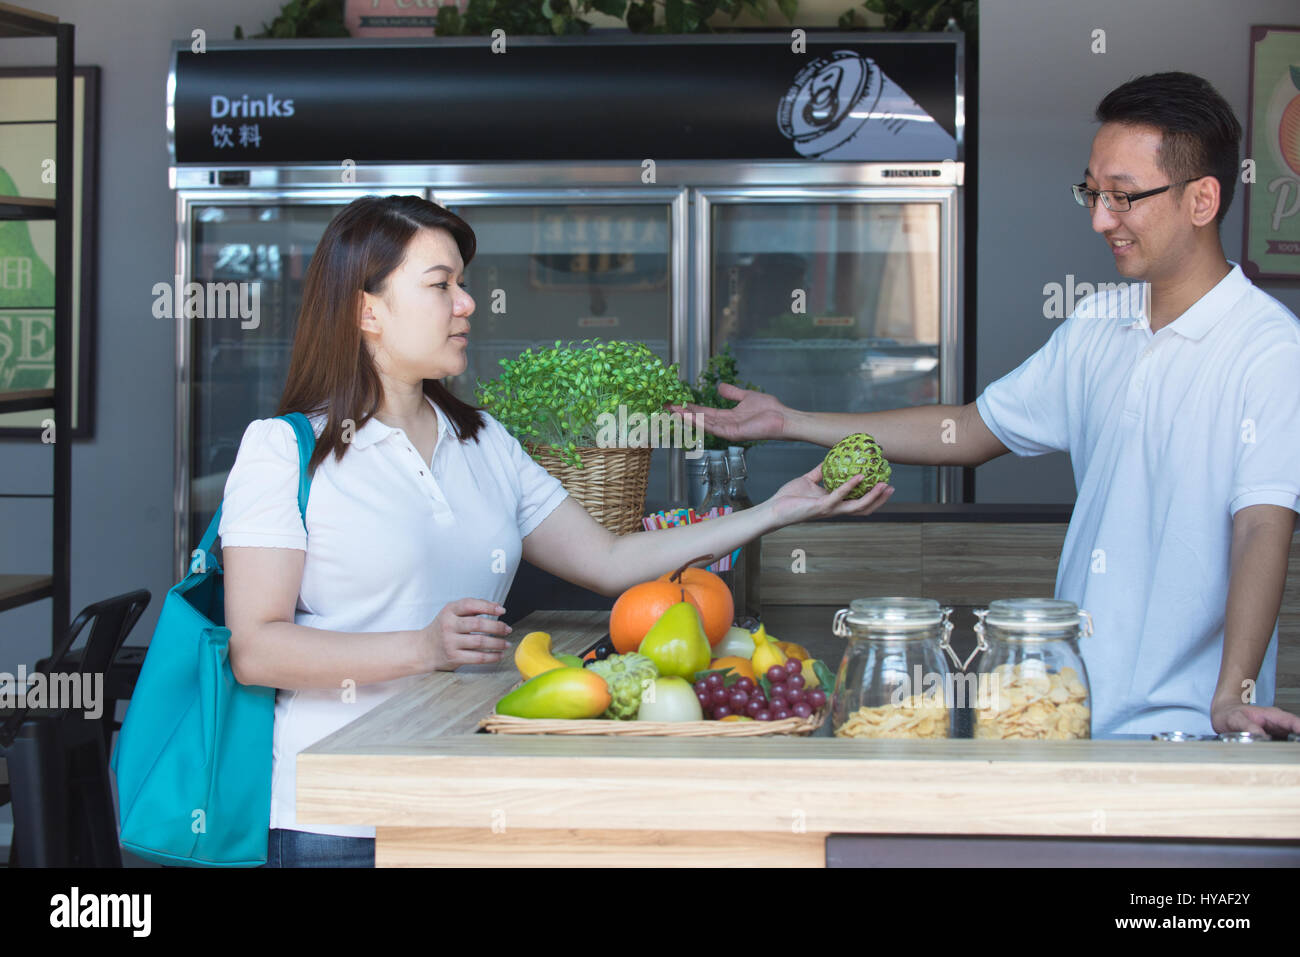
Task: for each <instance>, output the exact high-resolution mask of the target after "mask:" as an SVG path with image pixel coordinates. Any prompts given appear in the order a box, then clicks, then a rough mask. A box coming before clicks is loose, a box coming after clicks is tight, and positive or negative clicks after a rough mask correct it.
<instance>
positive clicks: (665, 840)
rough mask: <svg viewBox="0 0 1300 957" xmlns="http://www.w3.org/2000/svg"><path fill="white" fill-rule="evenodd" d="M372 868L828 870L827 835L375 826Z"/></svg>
mask: <svg viewBox="0 0 1300 957" xmlns="http://www.w3.org/2000/svg"><path fill="white" fill-rule="evenodd" d="M377 838H378V839H377V840H376V841H375V866H376V867H825V866H826V835H825V834H807V833H803V834H795V833H790V834H747V833H745V832H743V831H609V830H577V829H570V830H546V829H542V828H535V829H528V830H525V829H523V828H515V829H511V828H509V827H504V828H500V827H499V828H497V829H495V830H493V829H492V828H487V829H484V828H478V827H442V828H439V827H433V828H379V829H378V834H377Z"/></svg>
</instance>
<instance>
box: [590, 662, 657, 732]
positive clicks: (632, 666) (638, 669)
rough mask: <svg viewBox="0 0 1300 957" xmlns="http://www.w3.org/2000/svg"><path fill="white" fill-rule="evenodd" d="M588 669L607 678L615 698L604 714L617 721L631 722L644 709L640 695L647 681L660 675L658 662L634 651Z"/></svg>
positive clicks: (592, 664)
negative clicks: (657, 666)
mask: <svg viewBox="0 0 1300 957" xmlns="http://www.w3.org/2000/svg"><path fill="white" fill-rule="evenodd" d="M587 670H589V671H594V672H595V673H596V674H598V675H600V676H601V677H602V678H604V679H605V684H607V685H609V694H610V697H611V699H612V700H611V701H610V704H609V707H608V708H607V709H606V710H605V713H604V714H603V715H601V717H604V718H614V719H615V720H617V721H631V720H633V719H634V718H635V717H636V715H637V711H639V710H640V708H641V694H642V692H643V691H644V690H645V687H646V685H647V683H649V682H653V681H654V680H655V679H656V678H658V677H659V669H658V668H656V667H655V663H654V662H653V661H651V660H650V659H649V658H647V657H646V656H645V655H639V654H637V653H636V652H635V651H633V652H629V653H628V654H626V655H610V656H609V657H608V658H603V659H601V660H600V661H593V662H592V663H591V664H590V665H588V666H587Z"/></svg>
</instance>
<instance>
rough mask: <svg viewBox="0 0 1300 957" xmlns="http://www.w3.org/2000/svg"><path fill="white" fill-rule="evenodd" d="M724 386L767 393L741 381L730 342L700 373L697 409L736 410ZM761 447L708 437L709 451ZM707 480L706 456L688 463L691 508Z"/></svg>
mask: <svg viewBox="0 0 1300 957" xmlns="http://www.w3.org/2000/svg"><path fill="white" fill-rule="evenodd" d="M723 382H726V383H727V384H729V385H734V386H739V387H740V388H742V389H751V390H753V391H754V392H762V391H763V390H762V389H760V388H759V387H758V386H756V385H754V384H753V383H752V382H741V381H740V376H739V371H738V370H737V367H736V357H735V355H733V354H732V352H731V343H729V342H728V343H726V344H724V345H723V347H722V349H721V350H720V351H719V352H717V353H715V354H714V355H711V356H709V361H708V362H707V363H706V364H705V366H704V369H703V370H702V371H701V372H700V375H699V378H698V379H696V381H695V385H694V386H692V387H691V396H692V401H693V402H694V403H695V404H696V405H703V406H707V407H709V408H712V409H734V408H735V407H736V403H735V402H734V401H732V400H731V399H724V398H723V397H722V395H721V394H719V392H718V385H719V384H720V383H723ZM757 444H758V443H757V442H754V441H750V442H739V441H737V442H733V441H731V440H729V439H722V438H719V437H718V436H716V435H714V434H713V433H712V432H705V433H704V449H705V451H719V450H722V451H725V450H726V449H727V448H728V447H730V446H733V445H735V446H739V447H740V448H742V449H748V448H751V447H752V446H754V445H757ZM706 476H707V464H706V460H705V458H704V456H700V457H699V458H695V459H691V458H688V459H687V460H686V482H687V485H688V492H687V494H688V495H689V496H690V501H691V504H698V503H699V501H700V500H701V499H702V498H703V497H704V486H705V484H706Z"/></svg>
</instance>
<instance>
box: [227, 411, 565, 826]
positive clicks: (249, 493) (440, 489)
mask: <svg viewBox="0 0 1300 957" xmlns="http://www.w3.org/2000/svg"><path fill="white" fill-rule="evenodd" d="M429 404H430V405H432V406H433V407H434V409H435V411H436V412H437V414H438V443H437V445H436V446H435V447H434V452H433V461H432V462H431V463H430V462H426V461H424V460H423V459H422V458H421V457H420V453H419V452H418V451H417V450H416V448H415V444H414V443H413V442H411V441H410V440H409V439H408V438H407V436H406V433H405V431H403V430H402V429H400V428H394V427H392V426H388V425H385V424H384V423H382V422H380V421H379V420H378V419H371V420H370V421H368V422H367V423H366V424H365V425H364V426H362V427H361V428H360V429H358V430H357V432H356V434H355V436H353V439H352V442H351V444H350V445H349V447H348V451H347V453H346V454H345V455H344V456H343V459H342V461H338V460H336V459H335V458H334V456H333V455H329V456H326V458H325V460H324V461H322V462H321V464H320V465H319V466H318V467H317V469H316V473H315V475H313V476H312V484H311V494H310V495H309V497H308V500H307V529H306V531H305V532H304V531H303V523H302V519H301V518H300V517H299V513H298V444H297V441H296V440H295V438H294V432H293V428H292V426H290V425H289V423H288V422H285V421H284V420H282V419H257V420H255V421H253V422H250V423H249V425H248V428H247V430H246V431H245V432H244V438H243V441H242V443H241V444H240V446H239V454H238V455H237V457H236V458H235V464H234V467H233V468H231V470H230V477H229V478H228V479H227V480H226V495H225V502H224V504H223V507H222V515H221V528H220V531H221V544H222V547H223V548H231V547H235V546H240V547H248V546H257V547H272V548H296V549H299V550H305V551H306V552H307V557H306V560H305V564H304V567H303V573H302V589H301V591H300V592H299V596H298V607H297V611H296V612H295V614H294V623H295V624H299V625H306V626H308V627H310V628H319V629H322V630H325V631H344V632H381V631H406V630H414V629H418V628H423V627H425V626H426V625H427V624H429V622H431V621H433V619H434V618H435V617H437V614H438V612H439V611H441V610H442V608H443V606H444V605H446V604H448V603H449V602H453V601H456V600H457V599H460V598H482V599H486V600H487V601H493V602H498V603H504V602H505V599H506V593H507V592H509V590H510V583H511V582H512V581H513V580H514V577H515V570H516V569H517V568H518V567H519V561H520V558H521V555H522V551H523V539H524V538H525V537H527V536H528V534H529V533H530V532H532V531H533V529H535V528H536V527H537V526H538V525H540V524H541V523H542V520H543V519H545V518H546V516H548V515H550V514H551V512H552V511H554V509H555V507H556V506H557V505H559V504H560V502H562V501H563V500H564V498H565V496H567V495H568V493H567V492H566V491H565V490H564V487H563V486H562V485H561V484H560V482H559V480H557V479H556V478H554V477H553V476H552V475H551V474H550V473H549V472H547V471H546V470H545V469H544V468H542V467H541V466H540V465H538V464H537V462H536V461H534V460H533V459H532V458H531V457H530V456H529V455H528V453H527V452H525V451H524V450H523V448H522V447H521V446H520V444H519V442H518V441H516V440H515V438H514V437H513V436H512V435H510V433H509V432H507V431H506V430H505V428H504V427H503V426H502V425H501V423H499V422H498V421H497V420H496V419H494V418H492V416H490V415H488V414H487V413H486V412H484V413H483V419H484V425H483V427H482V428H481V429H480V430H479V433H478V436H477V441H474V440H469V441H465V442H462V441H460V440H459V439H458V438H457V436H456V431H455V426H454V425H452V423H451V421H450V420H449V419H448V418H447V416H446V415H445V414H444V413H443V411H442V410H441V409H438V407H437V405H436V404H435V403H433V402H432V400H430V403H429ZM312 425H313V427H314V428H315V430H316V434H317V435H320V432H321V429H322V428H324V418H323V417H321V416H313V417H312ZM358 640H359V641H364V640H365V639H364V638H361V639H358ZM474 667H479V668H489V669H490V668H495V667H496V666H494V665H482V666H471V668H470V670H471V671H472V670H473V668H474ZM419 678H420V676H419V675H414V676H410V677H406V678H394V679H393V680H391V681H383V682H376V683H373V684H364V685H357V686H356V687H355V689H347V690H350V691H352V692H353V693H352V694H351V695H345V694H344V691H345V689H344V688H342V687H340V688H333V689H332V688H321V689H311V690H302V691H291V690H285V689H280V690H279V691H277V692H276V696H275V735H274V740H273V744H272V771H271V821H270V826H271V827H272V828H288V829H291V830H299V831H315V832H317V833H320V834H337V835H344V836H348V837H374V836H375V829H374V828H373V827H350V826H342V825H340V826H332V825H331V826H326V825H323V824H304V825H298V824H297V822H296V814H295V805H294V801H295V794H296V789H295V787H294V784H295V780H296V774H295V771H296V765H297V757H298V752H299V751H301V750H302V749H303V748H305V747H308V746H309V745H312V744H314V743H316V742H317V741H319V740H320V739H321V738H323V737H325V736H326V735H328V734H332V733H333V732H334V731H337V730H338V729H339V728H341V727H343V726H344V725H345V724H348V723H350V722H352V721H355V720H356V719H357V718H359V717H360V716H361V715H363V714H365V713H366V712H367V711H369V710H370V709H371V708H373V707H375V706H376V705H377V704H379V703H380V702H382V701H384V700H386V699H387V698H390V697H392V696H393V695H394V694H397V693H398V692H399V691H401V690H403V689H404V688H407V687H410V686H411V684H412V683H413V682H416V681H418V680H419Z"/></svg>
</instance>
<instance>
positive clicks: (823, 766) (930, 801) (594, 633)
mask: <svg viewBox="0 0 1300 957" xmlns="http://www.w3.org/2000/svg"><path fill="white" fill-rule="evenodd" d="M606 622H607V617H606V613H604V612H536V613H534V614H532V615H530V616H528V617H527V618H526V619H524V620H523V621H522V622H520V623H519V625H517V626H516V627H515V630H514V637H516V638H522V637H523V636H524V635H525V634H526V633H527V632H529V631H534V630H541V631H549V632H550V633H551V635H552V643H553V648H554V649H555V651H556V652H557V653H573V652H577V651H580V650H582V649H584V648H586V647H588V646H590V645H591V644H592V643H593V642H594V641H595V640H596V639H598V638H599V637H601V636H602V635H603V634H604V633H605V630H606ZM517 680H518V675H517V673H516V671H515V669H514V665H513V662H512V661H510V660H509V657H507V658H506V659H504V660H503V661H502V662H500V663H498V664H497V665H494V666H474V667H470V668H463V669H461V670H460V671H457V672H447V673H438V674H433V675H429V676H427V677H424V678H422V679H420V681H419V683H418V684H417V685H416V686H415V687H413V688H412V689H410V690H408V691H406V692H403V693H402V694H399V695H397V696H395V697H394V698H392V699H390V700H389V701H386V702H384V703H383V704H382V705H380V706H378V707H376V708H374V709H373V710H372V711H370V712H369V713H367V714H365V715H363V716H362V717H360V718H358V719H357V720H356V721H354V722H352V723H351V724H349V725H348V726H346V727H345V728H343V729H341V730H339V731H338V732H336V733H335V734H333V735H331V736H329V737H328V738H325V739H323V740H321V741H320V742H318V743H317V744H315V745H313V746H312V747H310V748H308V749H306V750H305V751H303V752H302V753H301V754H300V755H299V758H298V781H297V794H298V797H297V800H298V808H297V810H298V821H299V823H301V824H322V825H324V824H334V825H343V824H351V825H373V826H377V827H379V828H380V829H381V833H383V829H385V828H390V827H391V828H412V829H426V828H445V829H464V831H463V832H462V833H463V834H464V835H466V838H465V840H466V842H467V843H468V842H469V840H470V839H471V838H472V837H473V835H475V834H480V832H483V833H492V832H495V830H496V828H497V827H498V825H500V826H501V827H502V828H504V827H505V826H506V822H508V825H509V827H510V828H511V829H512V830H515V833H518V831H517V830H516V829H534V828H535V829H545V830H547V831H548V832H550V833H552V834H553V833H556V831H557V829H561V830H562V829H585V830H592V829H602V830H614V831H622V832H635V831H643V832H651V831H655V832H663V831H674V832H675V831H692V832H699V831H710V832H715V833H716V832H741V831H744V832H765V833H767V834H769V835H771V837H772V839H774V840H775V839H778V837H779V835H781V834H785V835H790V834H791V832H792V828H793V829H794V830H795V832H796V833H798V834H805V833H806V834H807V835H810V836H811V835H815V834H831V833H913V834H985V835H1009V834H1022V835H1057V836H1083V837H1088V836H1106V837H1120V836H1140V837H1166V838H1172V837H1179V838H1237V839H1243V838H1249V839H1268V840H1300V744H1292V743H1286V742H1274V743H1264V744H1253V745H1229V744H1220V743H1218V742H1194V743H1186V744H1170V743H1163V742H1155V741H1105V740H1094V741H1051V742H1047V741H1045V742H1013V741H974V740H948V741H846V740H841V739H836V738H786V737H782V738H768V739H762V738H750V739H724V738H717V739H703V740H701V739H692V740H685V739H673V738H635V739H629V738H622V737H620V738H613V737H611V738H602V737H573V738H567V737H560V736H536V737H533V736H517V735H515V736H512V735H489V734H476V733H474V730H475V729H476V728H477V725H478V721H479V719H480V718H481V717H482V716H484V715H485V714H487V713H489V712H490V711H491V709H492V707H493V705H494V704H495V702H496V701H497V699H498V698H499V697H500V696H501V695H502V694H504V693H505V691H506V690H508V689H509V688H510V687H511V686H512V685H514V683H515V682H516V681H517ZM486 829H491V830H490V831H489V830H486ZM801 829H802V830H801ZM447 833H452V832H450V831H449V832H447ZM539 833H540V831H539Z"/></svg>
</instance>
